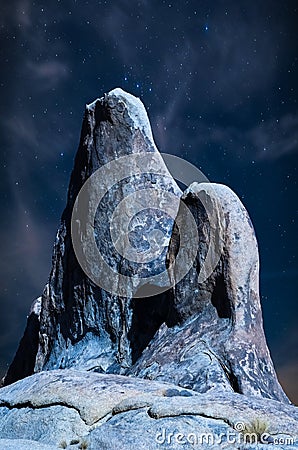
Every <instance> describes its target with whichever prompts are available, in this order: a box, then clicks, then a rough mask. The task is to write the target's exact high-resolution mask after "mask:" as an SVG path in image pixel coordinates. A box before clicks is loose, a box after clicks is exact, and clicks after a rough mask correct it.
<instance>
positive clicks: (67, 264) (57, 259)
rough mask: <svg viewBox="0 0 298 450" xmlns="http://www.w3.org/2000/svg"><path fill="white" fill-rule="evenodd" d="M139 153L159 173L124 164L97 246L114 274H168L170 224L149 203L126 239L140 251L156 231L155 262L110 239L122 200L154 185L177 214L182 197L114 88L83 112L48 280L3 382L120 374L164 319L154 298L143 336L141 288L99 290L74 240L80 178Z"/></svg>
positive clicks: (137, 114)
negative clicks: (138, 258)
mask: <svg viewBox="0 0 298 450" xmlns="http://www.w3.org/2000/svg"><path fill="white" fill-rule="evenodd" d="M139 153H143V154H146V158H145V160H146V164H148V165H149V166H151V167H148V171H149V172H150V170H149V169H152V167H154V164H158V167H159V169H160V170H161V171H162V174H157V175H154V176H153V175H152V174H150V173H149V174H146V173H141V174H137V175H136V167H134V166H133V163H131V164H126V166H125V178H124V179H123V180H122V181H119V182H118V183H116V185H115V186H113V187H112V189H110V190H109V191H108V192H107V194H106V195H105V196H104V198H103V200H102V202H101V203H100V205H99V208H98V211H97V214H96V217H95V222H94V233H95V235H96V242H97V245H98V246H99V248H100V251H101V254H102V255H103V256H104V258H105V260H106V261H107V262H108V264H109V265H110V266H111V267H112V268H113V269H114V270H115V272H119V270H120V271H121V273H123V274H124V275H125V274H128V275H130V274H132V273H133V274H141V275H142V276H146V277H148V280H149V281H150V276H151V275H155V274H156V273H159V272H160V271H162V270H165V269H166V268H165V255H166V251H167V245H168V242H169V239H170V236H171V230H172V226H173V219H171V218H170V217H168V216H167V215H166V214H162V213H160V212H158V211H156V210H154V209H150V205H148V204H146V199H145V201H144V203H145V204H143V205H141V206H143V208H146V211H145V212H140V213H139V214H137V215H136V217H134V218H133V220H132V222H131V223H130V227H131V232H130V236H129V237H130V241H131V243H132V246H133V247H134V249H135V250H136V251H138V249H141V250H144V248H145V249H146V246H150V244H151V243H149V239H150V237H152V231H154V230H156V229H158V231H159V232H160V233H161V234H162V235H163V236H165V239H163V240H160V241H159V242H162V243H161V244H160V245H158V248H157V249H156V254H157V257H156V258H153V262H152V263H151V262H148V263H144V264H137V263H134V262H132V261H128V260H127V259H125V258H123V257H122V256H121V255H119V253H118V252H117V251H116V249H115V247H114V245H113V242H112V241H111V236H110V229H109V222H110V221H111V217H112V214H113V212H114V210H115V208H116V206H117V205H118V204H119V203H120V202H121V200H122V199H123V198H124V197H125V196H128V195H132V194H133V193H136V192H137V193H138V192H141V193H142V192H143V190H146V189H147V190H150V188H152V187H154V188H155V189H156V188H157V189H159V190H160V191H163V192H164V193H165V195H166V194H167V193H169V192H170V193H171V194H173V195H174V196H176V198H177V207H176V210H177V208H178V202H179V196H180V190H179V188H178V186H177V185H176V183H175V181H174V179H173V178H172V177H171V175H170V174H169V172H168V170H167V168H166V166H165V164H164V162H163V160H162V158H161V156H160V154H159V152H158V150H157V149H156V146H155V144H154V141H153V137H152V132H151V127H150V123H149V120H148V117H147V113H146V110H145V108H144V106H143V104H142V103H141V102H140V100H139V99H137V98H135V97H133V96H132V95H130V94H128V93H126V92H124V91H122V90H121V89H114V90H113V91H111V92H110V93H109V94H107V95H105V96H104V97H103V98H101V99H97V100H96V101H94V102H93V103H92V104H90V105H88V106H87V107H86V111H85V117H84V121H83V126H82V133H81V140H80V144H79V149H78V151H77V154H76V158H75V164H74V169H73V171H72V174H71V180H70V185H69V191H68V201H67V206H66V208H65V210H64V212H63V215H62V219H61V225H60V227H59V229H58V232H57V236H56V240H55V245H54V252H53V264H52V271H51V274H50V278H49V283H48V285H47V286H46V288H45V290H44V293H43V295H42V298H41V299H39V300H38V307H37V306H36V305H35V306H36V307H33V308H32V310H31V313H30V315H29V318H28V323H27V328H26V330H25V334H24V337H23V339H22V341H21V343H20V346H19V349H18V352H17V354H16V357H15V359H14V361H13V362H12V364H11V366H10V368H9V370H8V373H7V375H6V377H5V381H4V384H9V383H12V382H14V381H16V380H18V379H20V378H23V377H25V376H28V375H30V374H32V373H33V372H38V371H41V370H51V369H56V368H69V367H76V368H84V369H87V370H97V371H101V372H115V373H121V371H122V370H123V369H124V368H127V367H129V366H130V364H131V362H132V361H135V360H136V359H137V357H138V356H139V355H140V354H141V352H142V350H143V349H144V348H145V347H146V345H147V344H148V342H149V341H150V340H151V338H152V337H153V335H154V333H155V331H156V330H157V329H158V328H159V326H160V325H161V323H162V322H163V321H164V317H165V314H166V311H165V307H164V306H163V303H164V301H165V300H164V297H163V296H162V295H161V296H159V295H158V296H157V297H153V298H152V301H151V305H152V304H155V305H156V306H155V308H151V306H149V304H147V306H146V307H145V310H146V311H145V312H143V314H145V313H146V315H147V319H148V323H149V322H150V325H149V326H146V325H145V330H144V331H142V329H141V328H142V324H141V326H140V320H142V318H139V317H138V313H139V311H138V307H136V311H134V305H133V304H131V299H132V297H133V295H134V294H135V293H136V291H137V290H138V288H140V286H139V284H138V282H136V284H133V283H130V282H129V283H127V284H126V286H125V289H126V292H125V296H124V297H121V296H119V295H113V294H111V293H109V292H107V291H105V290H104V289H102V288H100V287H98V286H97V285H96V284H94V283H93V282H92V281H90V279H89V278H88V276H86V274H85V273H84V272H83V270H82V269H81V266H80V265H79V263H78V261H77V258H76V255H75V253H74V249H73V245H72V241H71V214H72V211H73V207H74V202H75V199H76V197H77V195H78V193H79V191H80V189H81V188H82V186H83V185H84V183H85V181H86V180H87V179H88V178H89V177H90V176H91V175H92V174H94V173H95V172H96V170H97V169H98V168H100V167H103V166H104V165H106V164H107V163H109V162H110V161H113V160H115V159H117V158H121V157H124V156H127V155H133V154H139ZM142 171H143V172H145V171H146V167H142ZM113 175H115V174H113ZM116 176H117V173H116ZM100 182H101V183H102V184H103V185H105V183H107V182H108V180H106V179H105V178H103V179H101V180H100ZM140 201H142V196H140ZM127 209H128V207H127V208H126V210H125V211H126V212H127ZM125 211H124V213H123V215H124V216H125ZM116 231H117V230H116ZM160 247H162V248H160ZM158 253H160V255H159V256H158ZM95 266H96V262H95V263H94V267H95ZM112 278H113V277H112Z"/></svg>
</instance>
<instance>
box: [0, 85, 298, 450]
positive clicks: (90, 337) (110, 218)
mask: <svg viewBox="0 0 298 450" xmlns="http://www.w3.org/2000/svg"><path fill="white" fill-rule="evenodd" d="M127 157H129V159H128V160H127ZM115 161H118V162H117V164H118V165H116V166H114V162H115ZM127 161H129V163H127ZM120 163H121V164H120ZM157 192H158V193H157ZM84 195H85V197H84ZM86 198H87V201H86ZM81 199H82V200H81ZM98 199H100V200H101V201H100V202H98V201H97V200H98ZM127 199H128V200H127ZM90 211H91V212H90ZM190 217H191V218H190ZM123 223H124V225H123ZM111 224H112V225H111ZM90 230H91V231H90ZM183 236H184V238H183ZM185 236H186V238H185ZM90 242H91V244H92V245H91V244H90ZM94 243H95V244H96V245H94ZM94 248H95V250H94ZM181 249H182V250H181ZM180 250H181V253H179V252H180ZM98 253H100V255H101V256H100V257H99V256H98ZM181 254H182V257H181ZM144 255H145V256H144ZM179 255H180V259H179ZM178 260H179V263H178ZM181 261H182V262H181ZM209 261H213V263H214V261H215V263H216V264H213V265H212V264H211V265H210V264H209ZM207 263H208V264H207ZM258 271H259V259H258V247H257V242H256V238H255V234H254V230H253V226H252V224H251V221H250V219H249V216H248V214H247V211H246V210H245V208H244V206H243V205H242V203H241V202H240V200H239V199H238V198H237V196H236V195H235V194H234V193H233V192H232V191H231V190H230V189H229V188H228V187H226V186H223V185H218V184H214V183H196V182H195V183H192V184H191V185H190V186H189V187H188V188H187V190H186V191H185V192H184V193H183V194H182V192H181V191H180V189H179V188H178V186H177V184H176V182H175V180H174V179H173V177H172V176H171V174H170V173H169V171H168V169H167V167H166V165H165V163H164V161H163V159H162V157H161V155H160V154H159V152H158V150H157V148H156V146H155V144H154V141H153V137H152V133H151V128H150V123H149V120H148V117H147V114H146V111H145V108H144V106H143V105H142V103H141V102H140V100H138V99H136V98H135V97H133V96H131V95H130V94H127V93H125V92H124V91H122V90H121V89H114V90H113V91H111V92H110V93H109V94H107V95H105V96H104V97H103V98H100V99H97V100H96V101H95V102H93V103H92V104H90V105H88V106H87V107H86V111H85V117H84V121H83V126H82V133H81V140H80V144H79V149H78V152H77V155H76V159H75V164H74V169H73V172H72V175H71V180H70V186H69V191H68V200H67V205H66V208H65V210H64V212H63V215H62V219H61V224H60V227H59V229H58V232H57V236H56V240H55V245H54V252H53V264H52V270H51V274H50V277H49V282H48V284H47V285H46V287H45V289H44V292H43V294H42V296H41V297H40V298H38V299H37V300H36V301H35V302H34V303H33V305H32V307H31V311H30V314H29V317H28V322H27V327H26V330H25V333H24V336H23V338H22V340H21V342H20V345H19V348H18V350H17V353H16V356H15V358H14V360H13V362H12V364H11V366H10V367H9V370H8V372H7V374H6V376H5V378H4V380H3V385H4V386H5V387H3V388H2V389H1V390H0V418H1V420H0V446H1V448H7V449H10V448H20V449H24V450H26V449H29V448H30V449H34V448H36V449H38V448H40V449H41V450H42V449H45V450H46V448H49V449H51V448H57V445H60V446H61V447H62V448H66V447H65V445H70V444H71V442H72V444H71V448H86V445H88V448H92V449H94V450H95V449H96V450H97V449H101V450H103V449H111V450H112V449H117V450H118V449H119V448H121V449H124V450H126V449H127V450H128V449H131V448H144V449H146V450H154V449H158V448H167V449H178V448H181V443H182V442H180V443H179V442H178V441H179V437H177V436H176V434H177V433H178V434H179V432H180V433H182V435H183V437H181V436H180V439H182V438H183V439H184V445H185V447H184V448H214V449H218V448H226V449H230V448H238V449H242V448H243V449H244V448H248V447H246V445H245V442H244V441H243V432H244V431H245V430H246V431H247V430H250V431H251V430H252V429H253V430H254V431H255V430H256V429H257V428H259V431H258V432H257V440H258V444H257V443H253V444H251V445H250V447H249V448H250V449H253V448H261V447H263V446H265V445H266V448H270V447H271V444H272V448H273V444H274V448H285V447H282V446H281V445H283V444H284V442H287V443H290V444H291V448H298V444H297V437H298V413H297V409H296V408H295V407H294V406H292V405H290V402H289V400H288V399H287V397H286V395H285V394H284V392H283V390H282V388H281V386H280V385H279V383H278V380H277V377H276V374H275V371H274V367H273V364H272V361H271V357H270V353H269V350H268V348H267V344H266V339H265V336H264V331H263V324H262V312H261V305H260V299H259V286H258ZM103 275H104V276H103ZM277 417H278V419H277ZM261 422H262V423H261ZM239 424H242V425H243V427H242V429H240V428H241V425H239ZM261 428H264V430H265V431H264V430H263V432H266V433H265V434H267V441H266V442H261V443H260V439H261V432H260V429H261ZM194 432H195V433H197V435H196V436H193V434H194ZM208 432H209V433H211V434H212V436H213V439H216V438H218V436H222V438H221V441H220V442H219V440H218V441H215V442H213V443H212V445H211V444H210V445H209V444H208V445H207V444H206V446H205V447H204V445H205V444H204V443H203V444H202V442H201V441H200V438H201V437H202V436H201V435H200V437H198V435H199V434H200V433H201V434H204V433H208ZM168 433H172V436H170V437H169V434H168ZM175 433H176V434H175ZM231 434H233V435H234V436H236V438H237V440H236V441H234V442H232V441H231V439H229V437H230V435H231ZM190 436H192V437H191V438H190ZM275 438H276V439H277V438H278V439H279V440H278V442H277V440H276V441H274V439H275ZM84 439H85V440H86V442H85V443H84V442H83V441H84ZM190 439H193V442H191V440H190ZM195 439H197V441H196V442H195ZM218 439H219V438H218ZM241 439H242V440H241ZM286 439H292V441H291V442H290V441H286ZM283 440H284V441H283ZM64 441H65V442H64ZM162 441H163V442H162ZM278 444H280V445H278ZM14 445H15V447H14ZM187 445H188V446H187ZM84 446H85V447H84Z"/></svg>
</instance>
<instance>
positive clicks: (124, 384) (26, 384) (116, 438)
mask: <svg viewBox="0 0 298 450" xmlns="http://www.w3.org/2000/svg"><path fill="white" fill-rule="evenodd" d="M277 417H278V420H277ZM256 420H261V421H262V422H263V423H265V425H266V427H265V429H266V433H267V435H268V436H267V437H266V439H267V441H268V442H269V443H270V442H272V439H274V438H275V439H286V438H288V439H292V440H291V448H298V441H297V438H298V408H295V407H293V406H290V405H285V404H282V403H280V402H277V401H273V400H268V399H263V398H257V397H250V396H244V395H240V394H235V393H233V392H224V393H218V394H217V395H214V394H213V393H207V394H199V393H197V392H195V391H190V390H186V389H182V388H180V387H178V386H175V385H171V384H168V383H161V382H156V381H149V380H142V379H138V378H133V377H126V376H121V375H112V374H98V373H86V372H85V371H75V370H53V371H47V372H41V373H39V374H35V375H32V376H30V377H27V378H25V379H23V380H20V381H18V382H16V383H14V384H12V385H10V386H7V387H5V388H3V389H1V390H0V444H1V440H4V439H6V440H9V439H12V440H14V441H13V442H14V444H12V443H11V445H10V446H9V445H8V444H5V445H7V448H8V449H10V448H18V449H28V448H30V444H29V443H28V442H24V441H23V440H24V439H25V440H28V441H30V442H36V441H38V442H39V443H40V444H43V445H44V447H42V446H41V447H38V444H37V443H35V444H33V443H32V447H31V448H32V449H34V448H37V449H38V448H40V449H41V450H42V449H44V450H46V449H47V448H57V447H58V446H59V445H61V443H63V442H65V443H67V444H68V447H67V448H72V449H77V448H79V445H80V443H82V442H83V441H85V442H87V443H88V448H90V449H93V450H99V449H100V450H104V449H107V450H119V449H123V450H126V449H127V450H131V449H132V448H138V449H146V450H156V449H161V448H167V449H178V448H195V449H199V448H214V449H216V448H217V449H218V448H223V449H232V448H243V449H244V448H263V447H264V448H268V444H264V445H260V444H258V447H255V446H250V447H245V446H243V445H242V444H244V440H243V439H244V438H243V436H242V435H241V433H239V432H237V429H238V430H239V426H241V425H243V426H245V425H249V424H250V423H253V422H254V421H256ZM171 433H172V434H171ZM178 433H181V435H182V436H183V437H181V436H180V438H179V437H178V438H177V435H178ZM208 434H209V437H208ZM211 436H212V437H211ZM19 439H20V441H19ZM177 439H178V441H177ZM179 439H180V440H181V439H183V440H184V441H185V445H184V447H183V446H182V447H181V443H179ZM205 439H209V444H208V445H207V444H206V441H204V440H205ZM210 439H211V441H210ZM188 440H189V441H190V442H188ZM202 440H203V444H204V443H205V444H206V446H204V445H202ZM212 440H213V441H212ZM3 442H4V441H3ZM5 442H10V441H5ZM71 442H73V444H72V445H70V443H71ZM279 442H280V441H279ZM75 443H76V444H75ZM191 443H195V445H191ZM212 443H213V445H211V444H212ZM3 445H4V444H3ZM12 445H15V447H13V446H12ZM46 445H50V446H52V447H47V446H46ZM1 448H3V449H5V448H6V447H5V446H2V447H1ZM269 448H270V447H269ZM274 448H286V447H284V446H278V445H275V446H274Z"/></svg>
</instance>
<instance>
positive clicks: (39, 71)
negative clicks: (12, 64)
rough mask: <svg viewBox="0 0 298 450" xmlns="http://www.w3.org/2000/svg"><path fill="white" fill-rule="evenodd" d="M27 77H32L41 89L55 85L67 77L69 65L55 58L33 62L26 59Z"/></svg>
mask: <svg viewBox="0 0 298 450" xmlns="http://www.w3.org/2000/svg"><path fill="white" fill-rule="evenodd" d="M26 67H27V69H28V78H32V81H33V82H34V83H36V82H37V83H38V84H39V86H38V87H39V88H40V89H42V90H48V89H51V88H53V87H56V86H57V85H58V84H59V83H60V82H62V81H64V80H66V79H67V78H68V77H69V66H68V64H66V63H65V62H60V61H56V60H51V61H46V62H41V63H34V62H32V61H31V60H28V61H27V64H26Z"/></svg>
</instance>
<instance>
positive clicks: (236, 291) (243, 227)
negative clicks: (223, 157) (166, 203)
mask: <svg viewBox="0 0 298 450" xmlns="http://www.w3.org/2000/svg"><path fill="white" fill-rule="evenodd" d="M181 202H183V203H184V204H185V205H186V206H187V207H188V208H189V209H190V211H191V212H192V215H193V217H194V218H195V220H196V223H197V227H198V235H199V245H198V252H197V257H196V260H195V261H194V264H193V267H192V269H191V270H190V271H189V273H188V274H187V275H186V276H185V277H184V278H183V279H182V280H181V281H179V282H178V283H173V284H174V287H173V289H172V290H171V292H170V294H169V295H170V298H171V300H170V301H171V308H170V316H169V317H168V320H167V322H168V323H167V324H163V325H162V327H161V328H160V329H159V331H158V333H157V334H156V336H155V337H154V339H153V340H152V341H151V343H150V345H149V346H148V347H147V348H146V349H145V350H144V352H143V354H142V356H141V357H140V358H139V359H138V361H137V362H136V363H135V365H134V366H133V367H132V368H130V369H129V370H128V371H127V373H130V374H132V375H134V376H138V377H145V378H149V379H154V380H163V381H168V382H171V383H175V384H179V385H180V386H184V387H187V388H190V389H195V390H196V391H199V392H207V391H209V390H221V391H222V390H224V391H228V392H231V391H234V392H238V393H241V394H248V395H256V396H263V397H267V398H272V399H275V400H280V401H283V402H288V399H287V397H286V396H285V394H284V392H283V390H282V388H281V386H280V384H279V382H278V380H277V377H276V373H275V370H274V367H273V363H272V360H271V357H270V353H269V350H268V347H267V343H266V338H265V335H264V330H263V321H262V310H261V304H260V298H259V253H258V245H257V240H256V236H255V232H254V229H253V225H252V223H251V220H250V218H249V215H248V213H247V211H246V209H245V208H244V206H243V205H242V203H241V201H240V200H239V198H238V197H237V196H236V194H235V193H234V192H233V191H232V190H231V189H230V188H228V187H227V186H224V185H220V184H215V183H200V184H198V183H193V184H192V185H191V186H190V187H189V188H188V189H187V190H186V191H185V193H184V194H183V196H182V198H181ZM177 223H179V225H180V227H182V228H185V227H187V221H186V220H185V216H184V214H183V213H180V212H179V214H178V217H177ZM189 245H190V246H191V245H192V242H190V243H189ZM178 246H179V229H178V227H177V226H175V227H174V230H173V234H172V239H171V243H170V246H169V252H168V260H172V259H175V256H176V254H177V252H178ZM171 277H172V278H173V279H174V280H175V277H176V272H175V266H174V270H172V272H171Z"/></svg>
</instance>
